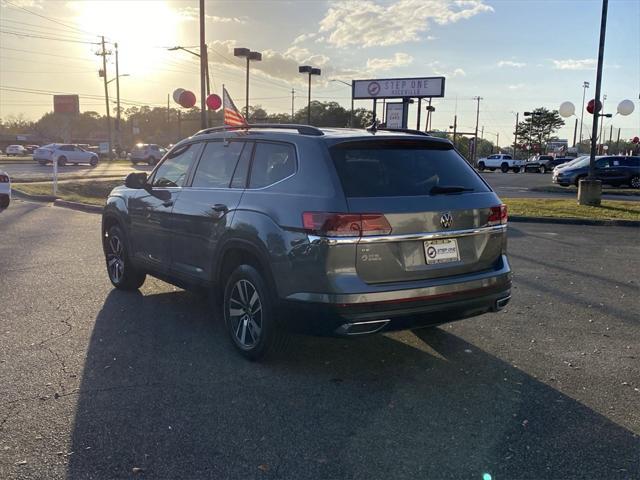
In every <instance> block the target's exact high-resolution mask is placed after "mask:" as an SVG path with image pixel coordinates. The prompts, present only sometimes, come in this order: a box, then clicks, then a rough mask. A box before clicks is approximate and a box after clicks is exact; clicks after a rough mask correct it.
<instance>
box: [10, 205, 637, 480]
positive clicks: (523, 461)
mask: <svg viewBox="0 0 640 480" xmlns="http://www.w3.org/2000/svg"><path fill="white" fill-rule="evenodd" d="M99 222H100V217H99V216H98V215H92V214H87V213H81V212H75V211H71V210H66V209H63V208H58V207H52V206H46V205H43V204H35V203H26V202H21V201H16V202H15V203H14V204H12V206H11V207H10V208H9V209H8V210H6V211H5V212H4V213H2V214H0V271H1V272H2V275H0V306H1V309H0V325H1V327H2V328H1V329H0V347H1V348H0V378H1V379H2V380H1V384H2V387H3V388H2V400H1V403H0V478H2V479H18V478H19V479H40V478H48V479H56V478H67V479H85V478H96V479H102V478H104V479H111V478H128V477H132V476H138V477H139V478H155V479H171V478H181V479H203V478H215V479H218V478H239V479H240V478H241V479H250V478H256V479H276V478H281V479H291V478H295V479H318V478H362V479H365V478H366V479H389V478H394V479H403V478H406V479H416V478H437V479H459V478H482V475H483V473H489V474H490V475H492V476H493V478H498V479H500V478H503V479H507V478H563V479H568V478H607V479H629V478H638V475H639V474H640V466H639V463H638V462H639V459H638V452H639V451H640V436H639V435H640V408H638V404H639V401H640V361H639V359H640V328H639V326H640V320H639V318H638V315H637V313H638V311H639V307H640V305H639V298H640V296H639V295H638V293H639V292H638V290H639V288H638V276H637V272H638V267H639V265H638V256H637V253H638V250H637V248H638V230H637V229H631V228H614V227H584V226H579V227H574V226H561V225H553V226H552V225H542V224H514V225H512V226H510V227H509V228H510V239H509V241H510V245H509V248H510V258H511V261H512V264H513V268H514V270H515V279H514V281H515V284H514V299H513V301H512V303H511V304H510V305H509V306H508V307H507V309H506V310H504V311H503V312H501V313H499V314H492V315H485V316H482V317H479V318H475V319H470V320H465V321H461V322H458V323H455V324H452V325H448V326H443V327H440V328H438V329H435V331H429V330H426V331H422V332H419V333H417V334H413V333H410V332H403V333H395V334H387V335H378V336H370V337H366V338H359V339H328V338H313V337H302V336H300V337H294V340H293V342H292V344H291V346H290V348H289V349H288V351H287V352H286V353H285V354H284V355H282V356H281V357H278V358H276V359H274V360H272V361H271V362H268V363H251V362H248V361H246V360H244V359H243V358H241V357H240V356H239V355H238V354H236V353H235V352H234V351H233V349H232V347H231V345H230V343H229V341H228V340H227V338H226V336H225V332H224V330H223V326H222V322H221V321H220V319H219V318H218V316H217V315H216V314H215V309H214V308H213V307H211V305H210V303H209V302H208V301H207V300H206V299H203V298H201V297H198V296H195V295H194V294H191V293H188V292H185V291H183V290H180V289H177V288H174V287H172V286H170V285H168V284H165V283H163V282H160V281H158V280H154V279H148V280H147V282H146V283H145V284H144V286H143V287H142V289H141V292H139V293H123V292H119V291H116V290H113V289H112V288H111V286H110V284H109V282H108V280H107V276H106V273H105V271H104V270H105V269H104V265H103V260H102V254H101V249H100V243H99V235H98V232H99V224H100V223H99ZM134 468H140V469H143V471H139V472H140V473H139V474H137V475H134V474H133V472H134V470H133V469H134Z"/></svg>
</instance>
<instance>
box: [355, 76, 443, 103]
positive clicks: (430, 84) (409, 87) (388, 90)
mask: <svg viewBox="0 0 640 480" xmlns="http://www.w3.org/2000/svg"><path fill="white" fill-rule="evenodd" d="M352 94H353V98H354V99H355V100H359V99H371V98H373V99H375V98H407V97H409V98H423V97H444V77H423V78H384V79H377V80H354V81H353V82H352Z"/></svg>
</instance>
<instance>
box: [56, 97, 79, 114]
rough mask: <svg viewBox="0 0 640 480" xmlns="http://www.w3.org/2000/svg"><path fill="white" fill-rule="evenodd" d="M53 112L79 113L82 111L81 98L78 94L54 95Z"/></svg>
mask: <svg viewBox="0 0 640 480" xmlns="http://www.w3.org/2000/svg"><path fill="white" fill-rule="evenodd" d="M53 113H63V114H68V115H78V114H79V113H80V98H79V97H78V95H54V96H53Z"/></svg>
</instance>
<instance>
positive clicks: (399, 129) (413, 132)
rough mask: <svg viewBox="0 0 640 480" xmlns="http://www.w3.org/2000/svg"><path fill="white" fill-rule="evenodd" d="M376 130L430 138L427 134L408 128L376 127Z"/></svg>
mask: <svg viewBox="0 0 640 480" xmlns="http://www.w3.org/2000/svg"><path fill="white" fill-rule="evenodd" d="M377 130H382V131H383V132H402V133H411V134H412V135H422V136H425V137H430V136H431V135H429V134H428V133H427V132H423V131H421V130H412V129H409V128H387V127H378V128H377Z"/></svg>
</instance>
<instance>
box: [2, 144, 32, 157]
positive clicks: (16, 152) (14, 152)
mask: <svg viewBox="0 0 640 480" xmlns="http://www.w3.org/2000/svg"><path fill="white" fill-rule="evenodd" d="M4 153H5V154H6V155H7V156H8V157H11V156H16V157H22V156H24V155H27V149H26V148H24V147H23V146H22V145H9V146H8V147H7V148H6V149H5V151H4Z"/></svg>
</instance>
